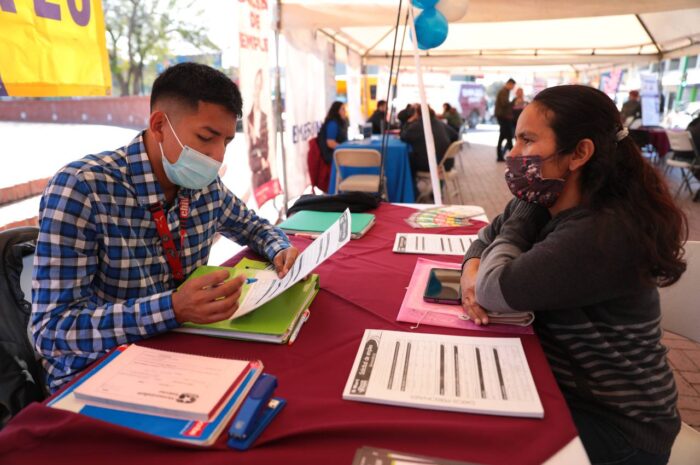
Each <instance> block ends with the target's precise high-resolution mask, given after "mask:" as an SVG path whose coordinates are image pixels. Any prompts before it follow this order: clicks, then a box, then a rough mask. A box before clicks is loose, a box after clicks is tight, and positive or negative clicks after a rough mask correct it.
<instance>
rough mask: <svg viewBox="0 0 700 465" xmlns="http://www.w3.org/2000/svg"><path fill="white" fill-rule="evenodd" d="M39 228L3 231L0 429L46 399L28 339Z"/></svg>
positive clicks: (0, 235)
mask: <svg viewBox="0 0 700 465" xmlns="http://www.w3.org/2000/svg"><path fill="white" fill-rule="evenodd" d="M38 234H39V229H38V228H36V227H21V228H13V229H8V230H6V231H2V232H0V321H2V324H0V373H2V376H0V429H2V427H3V426H4V425H5V423H6V422H7V420H9V419H10V418H11V417H12V416H14V415H15V414H17V413H18V412H19V411H20V410H21V409H22V408H24V407H25V406H27V405H29V403H31V402H33V401H40V400H43V399H44V397H45V396H46V392H45V391H44V381H43V379H44V374H43V369H42V368H41V364H40V363H39V361H38V360H37V356H36V354H35V352H34V347H33V344H32V343H31V341H30V340H29V335H28V332H27V330H28V329H27V327H28V324H29V318H30V314H31V308H32V306H31V303H30V301H31V268H32V263H31V262H30V260H31V258H30V257H31V256H32V255H33V253H34V248H35V246H36V245H35V241H36V238H37V236H38Z"/></svg>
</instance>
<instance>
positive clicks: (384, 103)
mask: <svg viewBox="0 0 700 465" xmlns="http://www.w3.org/2000/svg"><path fill="white" fill-rule="evenodd" d="M382 105H386V100H380V101H378V102H377V106H378V107H381V106H382Z"/></svg>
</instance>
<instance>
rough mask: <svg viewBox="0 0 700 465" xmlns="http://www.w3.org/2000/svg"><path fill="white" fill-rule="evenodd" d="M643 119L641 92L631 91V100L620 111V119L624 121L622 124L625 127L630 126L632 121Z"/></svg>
mask: <svg viewBox="0 0 700 465" xmlns="http://www.w3.org/2000/svg"><path fill="white" fill-rule="evenodd" d="M641 117H642V102H641V101H640V99H639V91H638V90H631V91H630V93H629V98H628V99H627V101H626V102H625V103H623V104H622V109H621V110H620V118H621V119H622V124H623V125H625V126H629V124H630V123H631V122H632V121H634V120H635V119H638V118H641ZM630 118H632V119H630Z"/></svg>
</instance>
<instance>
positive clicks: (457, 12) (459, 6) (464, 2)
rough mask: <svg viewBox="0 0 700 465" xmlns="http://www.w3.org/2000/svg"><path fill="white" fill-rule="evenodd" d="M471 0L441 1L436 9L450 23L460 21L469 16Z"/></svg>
mask: <svg viewBox="0 0 700 465" xmlns="http://www.w3.org/2000/svg"><path fill="white" fill-rule="evenodd" d="M468 5H469V0H440V1H439V2H438V3H437V5H435V8H436V9H437V10H438V11H439V12H440V13H442V15H443V16H444V17H445V19H447V21H448V22H452V21H459V20H460V19H462V18H464V15H466V14H467V6H468Z"/></svg>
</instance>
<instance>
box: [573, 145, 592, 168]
mask: <svg viewBox="0 0 700 465" xmlns="http://www.w3.org/2000/svg"><path fill="white" fill-rule="evenodd" d="M593 153H595V144H594V143H593V141H592V140H590V139H581V140H580V141H579V142H578V144H576V148H575V149H574V153H573V156H572V157H571V159H570V160H569V170H570V171H576V170H577V169H579V168H581V167H582V166H583V165H585V164H586V163H588V160H590V159H591V157H592V156H593Z"/></svg>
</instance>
